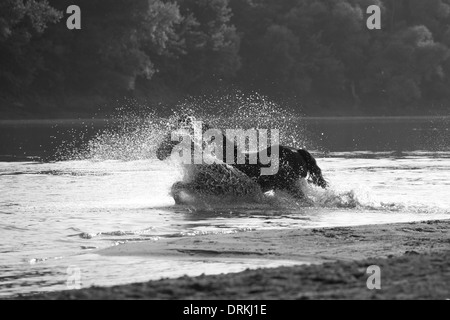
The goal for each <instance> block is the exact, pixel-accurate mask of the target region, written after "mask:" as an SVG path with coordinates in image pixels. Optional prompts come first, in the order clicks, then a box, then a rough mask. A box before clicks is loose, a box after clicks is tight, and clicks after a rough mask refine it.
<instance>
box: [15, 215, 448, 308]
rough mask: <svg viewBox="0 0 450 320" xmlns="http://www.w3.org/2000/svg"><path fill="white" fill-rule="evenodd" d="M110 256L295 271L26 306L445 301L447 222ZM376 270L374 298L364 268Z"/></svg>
mask: <svg viewBox="0 0 450 320" xmlns="http://www.w3.org/2000/svg"><path fill="white" fill-rule="evenodd" d="M98 253H99V254H102V255H110V256H118V255H120V256H132V255H145V256H148V257H149V259H151V257H152V256H165V257H173V258H176V257H180V258H182V257H189V258H190V259H192V258H194V259H197V258H198V259H200V260H207V259H208V257H212V256H214V257H217V256H221V257H231V258H232V257H248V258H256V259H273V260H291V261H292V260H294V261H298V262H299V263H308V264H310V265H303V266H297V267H281V268H276V269H260V270H248V271H245V272H242V273H238V274H227V275H219V276H202V277H197V278H189V277H184V278H180V279H174V280H161V281H152V282H147V283H141V284H131V285H124V286H116V287H112V288H89V289H83V290H79V291H68V292H58V293H49V294H43V295H37V296H31V297H22V298H32V299H238V300H239V299H323V298H324V299H449V298H450V220H445V221H430V222H422V223H403V224H390V225H373V226H361V227H349V228H332V229H300V230H281V231H280V230H271V231H257V232H248V233H238V234H227V235H206V236H200V237H185V238H174V239H165V240H161V241H157V242H150V243H149V242H144V243H129V244H125V245H121V246H117V247H113V248H108V249H106V250H101V251H99V252H98ZM371 265H377V266H379V267H380V268H381V285H382V289H381V290H376V291H371V290H368V289H367V286H366V281H367V278H368V276H369V275H368V274H367V273H366V271H367V268H368V267H369V266H371Z"/></svg>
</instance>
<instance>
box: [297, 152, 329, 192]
mask: <svg viewBox="0 0 450 320" xmlns="http://www.w3.org/2000/svg"><path fill="white" fill-rule="evenodd" d="M298 153H299V154H300V155H301V156H302V157H303V159H304V160H305V162H306V168H307V170H308V173H309V176H310V178H311V180H312V183H314V184H315V185H316V186H319V187H322V188H324V189H325V188H327V187H328V183H327V181H326V180H325V179H324V177H323V175H322V170H321V169H320V168H319V166H318V165H317V161H316V159H314V157H313V156H312V155H311V154H310V153H309V152H308V151H306V150H303V149H300V150H298Z"/></svg>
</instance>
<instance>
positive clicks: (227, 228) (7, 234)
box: [0, 119, 450, 296]
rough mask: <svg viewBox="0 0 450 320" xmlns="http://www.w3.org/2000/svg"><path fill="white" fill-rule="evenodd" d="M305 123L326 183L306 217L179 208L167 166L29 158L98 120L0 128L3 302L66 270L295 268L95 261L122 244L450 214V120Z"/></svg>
mask: <svg viewBox="0 0 450 320" xmlns="http://www.w3.org/2000/svg"><path fill="white" fill-rule="evenodd" d="M301 121H303V122H304V125H305V127H306V128H307V130H306V132H307V133H308V135H309V136H308V137H307V139H306V141H309V142H308V143H310V145H307V146H306V147H307V148H309V149H315V150H318V151H316V152H315V155H317V156H318V162H319V164H320V166H321V167H322V169H323V171H324V172H325V175H326V178H327V179H328V180H329V181H330V182H331V185H332V188H331V189H330V190H327V191H323V190H319V189H315V188H309V189H308V190H307V192H308V196H309V197H310V198H312V199H314V202H315V206H314V207H309V208H303V207H298V206H295V203H289V200H288V199H287V200H286V204H285V205H284V206H283V205H282V206H271V205H268V204H248V203H246V204H230V205H225V206H224V205H221V206H220V207H217V206H216V207H214V205H212V206H210V207H209V208H208V207H195V208H194V207H183V206H175V205H174V201H173V200H172V199H171V198H170V197H169V196H168V190H169V189H170V186H171V185H172V184H173V183H174V182H176V181H177V180H179V179H180V177H181V174H182V172H181V170H180V168H178V167H176V166H174V165H173V164H170V163H162V162H159V161H157V160H154V159H141V160H136V161H124V160H102V161H98V160H97V161H90V160H83V161H60V162H35V161H30V160H31V159H34V157H39V158H40V159H45V158H48V157H49V156H50V155H52V154H53V153H54V151H55V150H56V149H57V147H58V146H60V144H61V142H62V141H63V140H68V141H71V140H70V139H71V138H70V137H72V136H73V137H75V140H73V141H74V143H75V144H81V143H82V142H83V141H86V140H88V139H90V137H92V136H93V135H94V134H95V133H96V132H98V131H99V130H101V129H102V128H103V127H104V123H102V122H100V123H99V122H96V123H84V124H83V123H82V121H76V122H71V121H66V122H62V123H57V125H55V123H52V122H31V123H27V122H25V123H21V122H19V123H17V122H12V123H5V122H0V161H1V160H3V162H0V190H1V196H0V218H1V219H0V230H1V231H0V253H1V255H0V257H1V258H0V259H1V260H0V296H5V295H10V294H17V293H27V292H33V291H41V290H61V289H65V288H66V281H67V277H68V274H67V268H68V267H70V266H77V267H79V268H80V269H81V270H82V283H83V286H90V285H93V284H96V285H113V284H118V283H129V282H136V281H145V280H149V279H158V278H161V277H175V276H180V275H183V274H189V275H198V274H201V273H221V272H234V271H240V270H243V269H246V268H247V267H269V266H276V265H279V264H283V265H288V264H292V263H293V262H287V261H270V262H269V261H260V260H254V259H245V258H242V259H216V258H211V259H209V258H208V259H207V260H205V261H203V262H198V261H193V260H189V259H181V260H180V259H178V260H174V259H169V258H168V257H153V258H151V259H149V258H142V257H141V258H140V257H133V258H130V257H127V258H118V257H103V256H98V255H96V254H94V253H93V250H95V249H97V248H105V247H108V246H111V245H120V244H121V243H124V242H129V241H158V239H159V238H161V237H181V236H198V235H201V234H205V233H213V234H215V233H236V234H237V235H239V233H240V232H249V231H251V230H263V229H280V228H315V227H323V226H350V225H361V224H378V223H386V222H407V221H419V220H427V219H442V218H449V217H450V212H449V208H450V198H449V197H448V194H449V191H450V143H449V141H450V139H449V134H450V133H449V130H448V129H449V126H448V125H447V119H406V120H405V119H403V120H399V119H394V120H392V119H390V120H389V119H384V120H380V119H376V120H373V119H365V120H364V119H359V120H357V121H354V120H352V119H346V120H342V119H341V120H317V119H309V120H301ZM86 128H88V130H87V129H86ZM86 130H87V131H86ZM80 132H83V134H80ZM51 137H53V138H51ZM417 150H420V151H417ZM30 157H31V158H30ZM12 160H14V161H12ZM291 202H292V201H291ZM278 203H279V202H278Z"/></svg>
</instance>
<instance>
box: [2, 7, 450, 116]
mask: <svg viewBox="0 0 450 320" xmlns="http://www.w3.org/2000/svg"><path fill="white" fill-rule="evenodd" d="M73 4H75V5H78V6H79V7H80V8H81V12H82V15H81V19H82V28H81V30H68V29H67V26H66V23H65V19H66V18H67V14H66V8H67V7H68V6H70V5H73ZM370 5H378V6H379V7H380V8H381V11H382V14H381V17H382V22H381V25H382V28H381V30H368V29H367V27H366V19H367V14H366V8H367V7H369V6H370ZM449 46H450V0H333V1H330V0H170V1H166V0H133V1H129V0H111V1H106V0H2V1H1V2H0V101H2V102H5V101H25V100H27V99H28V100H29V101H35V102H36V103H38V102H41V103H42V104H46V103H50V102H52V103H53V104H55V105H57V106H58V105H61V106H62V105H67V104H69V105H70V103H72V104H74V105H75V106H74V108H75V109H76V108H78V107H77V106H79V107H80V109H82V107H81V106H82V105H86V103H85V101H83V97H84V98H88V99H89V101H91V104H92V103H93V102H102V101H107V100H108V99H115V98H117V97H123V96H132V97H141V98H146V99H150V100H152V99H153V100H154V101H157V100H158V99H162V100H164V99H167V98H168V97H180V96H183V95H186V94H191V95H198V94H205V93H211V92H217V91H221V90H222V91H223V92H225V91H227V90H234V89H239V90H244V91H256V92H259V93H261V94H264V95H268V96H269V97H274V99H286V100H290V101H295V105H296V106H298V105H299V103H300V104H301V105H303V106H309V107H310V108H315V107H318V108H325V109H327V108H328V110H332V109H333V108H351V109H352V110H362V111H361V112H365V111H370V110H372V111H373V109H376V108H390V109H395V110H402V109H405V110H406V108H410V107H411V106H413V107H416V108H427V109H432V108H433V106H435V108H437V107H442V106H444V107H443V108H444V109H445V106H446V103H447V102H449V101H450V90H449V89H450V50H449ZM80 97H81V98H80ZM3 104H4V103H3ZM15 105H20V104H17V103H16V104H15ZM436 106H437V107H436ZM88 107H89V106H88ZM88 107H86V108H88ZM447 110H448V108H447Z"/></svg>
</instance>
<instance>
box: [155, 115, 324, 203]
mask: <svg viewBox="0 0 450 320" xmlns="http://www.w3.org/2000/svg"><path fill="white" fill-rule="evenodd" d="M178 124H179V125H178V128H185V129H186V128H187V129H189V130H190V129H192V124H193V118H192V117H184V118H181V120H179V121H178ZM210 128H211V127H210V126H209V125H208V124H205V125H203V128H202V131H203V132H205V131H206V130H208V129H210ZM222 137H223V139H224V141H223V144H222V145H223V148H224V150H223V159H219V160H221V161H222V162H221V164H217V163H215V164H214V165H211V164H209V165H207V164H202V165H200V166H209V167H208V169H206V170H209V171H211V170H213V171H215V172H219V173H220V174H221V175H219V177H220V176H222V177H224V176H233V178H235V179H234V180H233V181H239V180H241V181H242V183H243V184H244V186H250V185H251V184H249V183H248V181H254V182H256V184H257V185H258V186H259V188H260V190H261V191H262V192H263V193H265V192H268V191H272V190H273V191H275V192H276V191H277V190H283V191H287V192H288V193H290V194H292V195H293V196H295V197H296V198H299V199H305V198H306V197H305V195H304V194H303V192H302V191H301V190H300V188H299V187H298V182H299V180H300V179H305V180H306V181H308V182H310V183H312V184H313V185H316V186H319V187H321V188H323V189H326V188H327V187H328V183H327V181H326V180H325V179H324V177H323V175H322V170H321V169H320V167H319V166H318V164H317V161H316V159H315V158H314V157H313V156H312V155H311V153H309V152H308V151H307V150H304V149H295V148H291V147H288V146H283V145H277V146H272V147H269V148H268V149H266V150H263V153H264V152H265V154H267V156H268V157H270V156H271V154H272V151H273V150H274V148H278V150H279V158H278V159H279V165H278V171H276V172H274V174H272V175H263V174H262V173H261V171H262V169H264V168H270V167H271V163H269V164H263V162H262V161H261V160H260V157H259V155H260V154H261V153H258V155H257V161H256V163H250V161H249V153H245V152H243V151H242V150H239V148H238V145H237V143H230V141H229V140H228V138H227V137H226V135H224V134H223V135H222ZM179 143H180V142H179V141H172V136H171V134H169V135H168V136H166V138H165V139H164V140H163V141H162V142H161V143H160V144H159V146H158V148H157V150H156V155H157V158H158V159H159V160H161V161H163V160H165V159H167V158H168V157H169V156H170V155H171V154H172V152H173V149H174V148H175V146H177V145H178V144H179ZM230 145H233V148H234V160H235V161H234V162H233V163H231V164H227V161H226V159H225V158H226V147H227V146H230ZM203 147H204V146H203ZM192 150H194V143H193V142H192ZM239 157H242V158H243V159H245V161H244V163H238V161H237V159H238V158H239ZM191 166H199V165H195V164H193V165H191ZM203 168H205V167H203ZM236 170H237V171H236ZM226 172H228V175H227V174H225V173H226ZM200 176H201V177H202V178H200V179H197V181H196V182H195V186H192V185H189V186H188V187H193V188H194V189H199V188H202V186H203V187H204V189H205V190H206V191H208V192H210V193H216V194H218V193H220V192H221V190H222V188H224V187H225V186H221V185H220V181H219V182H218V181H214V182H212V181H210V180H211V178H210V177H212V176H213V175H212V174H211V173H208V174H207V175H206V176H207V177H208V178H205V174H204V173H203V174H200ZM243 176H244V177H246V178H249V179H250V180H248V179H242V177H243ZM208 179H209V180H208ZM219 180H220V179H219ZM243 180H245V182H244V181H243ZM180 187H182V184H181V183H178V184H176V185H175V186H174V188H175V189H179V188H180ZM174 188H173V189H174ZM232 188H235V189H233V190H239V191H238V192H239V193H240V194H242V193H244V194H245V193H253V192H254V191H255V190H253V188H252V187H248V188H247V187H244V188H242V187H239V186H238V183H234V184H233V186H232ZM172 193H173V194H174V192H172Z"/></svg>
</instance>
